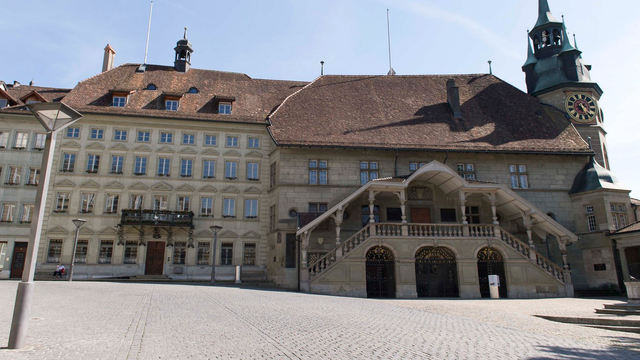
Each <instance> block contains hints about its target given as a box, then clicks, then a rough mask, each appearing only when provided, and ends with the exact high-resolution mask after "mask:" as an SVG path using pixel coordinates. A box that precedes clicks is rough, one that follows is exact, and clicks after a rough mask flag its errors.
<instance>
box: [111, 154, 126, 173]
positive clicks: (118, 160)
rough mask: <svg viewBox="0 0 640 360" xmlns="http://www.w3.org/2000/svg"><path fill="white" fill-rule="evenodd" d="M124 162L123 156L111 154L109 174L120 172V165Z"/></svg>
mask: <svg viewBox="0 0 640 360" xmlns="http://www.w3.org/2000/svg"><path fill="white" fill-rule="evenodd" d="M123 164H124V156H122V155H113V156H111V171H110V172H109V173H110V174H122V166H123Z"/></svg>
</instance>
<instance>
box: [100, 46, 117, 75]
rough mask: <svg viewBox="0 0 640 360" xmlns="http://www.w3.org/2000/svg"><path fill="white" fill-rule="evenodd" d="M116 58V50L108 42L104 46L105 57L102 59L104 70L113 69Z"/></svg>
mask: <svg viewBox="0 0 640 360" xmlns="http://www.w3.org/2000/svg"><path fill="white" fill-rule="evenodd" d="M115 58H116V51H115V50H113V48H112V47H111V45H109V44H107V46H105V48H104V59H103V60H102V72H105V71H109V70H111V69H113V60H114V59H115Z"/></svg>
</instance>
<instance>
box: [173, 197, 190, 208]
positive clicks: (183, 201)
mask: <svg viewBox="0 0 640 360" xmlns="http://www.w3.org/2000/svg"><path fill="white" fill-rule="evenodd" d="M190 208H191V197H189V196H178V208H177V209H176V210H178V211H189V209H190Z"/></svg>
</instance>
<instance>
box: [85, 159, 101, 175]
mask: <svg viewBox="0 0 640 360" xmlns="http://www.w3.org/2000/svg"><path fill="white" fill-rule="evenodd" d="M99 167H100V155H89V156H88V157H87V173H88V174H97V173H98V169H99Z"/></svg>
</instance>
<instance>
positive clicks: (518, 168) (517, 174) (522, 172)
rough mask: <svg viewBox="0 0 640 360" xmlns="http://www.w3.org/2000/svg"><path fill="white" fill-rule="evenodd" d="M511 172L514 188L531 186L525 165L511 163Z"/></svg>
mask: <svg viewBox="0 0 640 360" xmlns="http://www.w3.org/2000/svg"><path fill="white" fill-rule="evenodd" d="M509 172H510V173H511V187H512V188H513V189H528V188H529V178H528V175H527V167H526V166H525V165H509Z"/></svg>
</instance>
